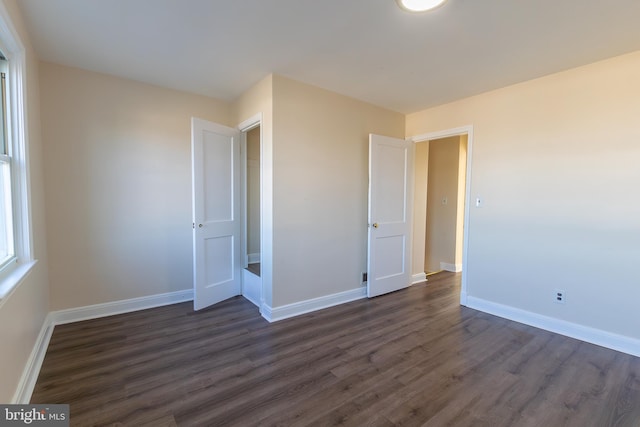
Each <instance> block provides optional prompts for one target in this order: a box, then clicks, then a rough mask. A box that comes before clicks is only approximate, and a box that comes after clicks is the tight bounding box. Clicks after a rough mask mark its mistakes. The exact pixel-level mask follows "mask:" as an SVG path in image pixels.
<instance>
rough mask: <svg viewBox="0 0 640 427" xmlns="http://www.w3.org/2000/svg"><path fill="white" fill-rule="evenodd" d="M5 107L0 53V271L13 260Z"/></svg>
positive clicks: (4, 76)
mask: <svg viewBox="0 0 640 427" xmlns="http://www.w3.org/2000/svg"><path fill="white" fill-rule="evenodd" d="M7 105H8V104H7V61H6V59H5V58H4V55H2V53H1V52H0V269H3V268H4V267H6V266H7V265H8V264H9V263H11V262H12V261H13V260H14V259H15V250H14V248H15V246H14V240H13V237H14V230H13V203H12V196H11V194H12V191H11V188H12V186H11V148H10V143H9V140H8V135H9V134H8V132H7V123H8V122H7V114H8V111H7V110H8V109H7Z"/></svg>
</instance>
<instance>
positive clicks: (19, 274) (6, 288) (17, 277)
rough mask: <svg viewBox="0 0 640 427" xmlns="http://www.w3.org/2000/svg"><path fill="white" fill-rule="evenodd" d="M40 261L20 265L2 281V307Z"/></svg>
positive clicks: (0, 285)
mask: <svg viewBox="0 0 640 427" xmlns="http://www.w3.org/2000/svg"><path fill="white" fill-rule="evenodd" d="M37 262H38V260H33V261H29V262H25V263H23V264H18V265H16V266H15V268H13V269H12V271H11V272H9V273H8V274H7V275H5V276H4V277H3V278H2V279H0V306H1V305H2V304H3V303H4V302H5V301H6V300H7V298H9V296H10V295H11V294H12V293H13V291H14V290H15V289H16V288H17V287H18V285H19V284H20V283H21V282H22V281H23V280H24V278H25V277H27V275H28V274H29V272H30V271H31V270H32V269H33V267H34V266H35V265H36V263H37Z"/></svg>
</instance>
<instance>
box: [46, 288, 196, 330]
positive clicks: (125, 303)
mask: <svg viewBox="0 0 640 427" xmlns="http://www.w3.org/2000/svg"><path fill="white" fill-rule="evenodd" d="M192 300H193V289H185V290H183V291H176V292H169V293H166V294H158V295H150V296H147V297H140V298H132V299H127V300H121V301H112V302H106V303H103V304H95V305H87V306H85V307H77V308H70V309H67V310H59V311H53V312H51V313H50V314H51V315H52V317H53V322H54V324H55V325H63V324H65V323H72V322H79V321H81V320H90V319H97V318H99V317H106V316H113V315H114V314H122V313H130V312H132V311H139V310H145V309H147V308H154V307H161V306H164V305H171V304H177V303H179V302H185V301H192Z"/></svg>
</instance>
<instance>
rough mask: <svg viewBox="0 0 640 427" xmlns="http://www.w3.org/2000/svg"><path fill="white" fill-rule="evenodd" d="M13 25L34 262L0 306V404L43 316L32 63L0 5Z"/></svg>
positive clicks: (10, 6)
mask: <svg viewBox="0 0 640 427" xmlns="http://www.w3.org/2000/svg"><path fill="white" fill-rule="evenodd" d="M2 3H3V4H4V5H5V6H6V8H7V10H8V12H9V15H10V17H11V20H12V21H13V25H14V26H15V28H16V30H17V32H18V34H19V36H20V38H21V40H22V43H23V44H24V46H25V49H26V56H27V64H26V66H27V81H26V86H27V104H28V105H27V106H28V110H27V117H26V120H27V125H28V127H27V132H28V140H27V150H28V152H29V162H30V164H29V172H30V176H29V180H30V185H31V200H30V201H31V226H32V228H31V229H32V238H33V249H34V255H35V258H36V259H37V260H38V263H37V264H36V266H35V267H34V269H33V270H32V271H31V273H30V274H29V275H28V276H27V277H26V278H25V279H24V280H23V281H22V283H21V284H20V285H19V286H18V287H17V288H16V289H15V291H14V292H13V293H12V294H10V295H9V296H8V297H7V298H5V299H4V300H3V301H2V302H0V343H2V345H1V346H0V402H3V403H8V402H11V401H12V399H13V397H14V393H15V392H16V390H17V387H18V382H19V381H20V377H21V375H22V373H23V371H24V368H25V365H26V362H27V360H28V358H29V355H30V354H31V351H32V349H33V347H34V345H35V343H36V339H37V337H38V334H39V332H40V329H41V327H42V324H43V322H44V319H45V317H46V315H47V313H48V311H49V307H48V305H49V286H48V279H47V274H48V273H47V247H46V246H47V243H46V238H45V235H46V229H45V208H44V188H43V181H44V180H43V177H42V163H43V155H42V144H41V138H40V105H39V102H40V101H39V98H40V95H39V88H38V60H37V58H36V55H35V52H34V51H33V49H32V48H31V43H30V41H29V36H28V33H27V32H26V30H25V27H24V24H23V22H22V18H21V15H20V11H19V9H18V7H17V2H16V1H14V0H3V2H2Z"/></svg>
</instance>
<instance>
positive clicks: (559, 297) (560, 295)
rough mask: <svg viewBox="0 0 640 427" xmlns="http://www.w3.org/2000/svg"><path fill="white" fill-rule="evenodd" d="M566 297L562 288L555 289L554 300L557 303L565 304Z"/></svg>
mask: <svg viewBox="0 0 640 427" xmlns="http://www.w3.org/2000/svg"><path fill="white" fill-rule="evenodd" d="M565 299H566V293H565V292H564V291H563V290H561V289H556V290H554V291H553V300H554V301H555V302H556V303H557V304H564V303H565Z"/></svg>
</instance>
